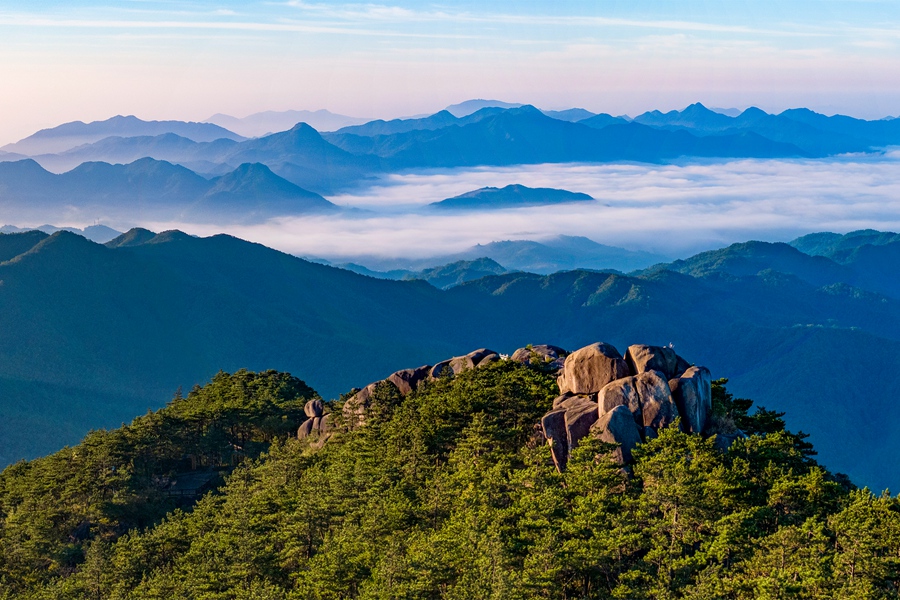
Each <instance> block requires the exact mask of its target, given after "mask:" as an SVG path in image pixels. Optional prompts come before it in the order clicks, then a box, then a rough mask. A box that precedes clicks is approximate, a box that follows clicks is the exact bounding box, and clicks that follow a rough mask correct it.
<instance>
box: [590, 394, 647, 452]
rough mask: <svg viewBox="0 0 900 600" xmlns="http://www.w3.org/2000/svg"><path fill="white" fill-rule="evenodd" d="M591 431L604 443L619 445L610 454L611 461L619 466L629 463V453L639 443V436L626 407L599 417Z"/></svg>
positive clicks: (615, 409)
mask: <svg viewBox="0 0 900 600" xmlns="http://www.w3.org/2000/svg"><path fill="white" fill-rule="evenodd" d="M592 429H593V430H594V432H595V433H596V435H598V437H599V438H600V439H601V440H603V441H604V442H608V443H610V444H619V447H618V448H616V449H615V450H614V451H613V453H612V455H613V460H615V461H616V462H617V463H619V464H620V465H622V464H625V463H629V462H631V451H632V450H634V448H635V446H637V445H638V444H639V443H640V442H641V435H640V432H639V431H638V428H637V425H635V423H634V417H633V415H632V414H631V411H630V410H628V408H627V407H626V406H617V407H615V408H614V409H612V410H611V411H609V412H608V413H606V414H604V415H603V416H601V417H600V418H599V419H598V420H597V422H596V423H594V426H593V428H592Z"/></svg>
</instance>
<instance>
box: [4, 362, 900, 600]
mask: <svg viewBox="0 0 900 600" xmlns="http://www.w3.org/2000/svg"><path fill="white" fill-rule="evenodd" d="M650 374H651V375H652V373H650ZM666 392H668V389H666ZM710 392H711V394H710V398H709V400H710V408H711V410H712V411H713V412H712V414H713V415H715V418H716V419H718V422H720V423H723V424H724V423H739V424H740V426H741V427H743V428H744V429H745V430H746V432H747V434H748V436H747V437H744V438H739V439H736V440H735V441H733V442H732V443H731V444H730V445H728V446H727V447H725V446H723V445H721V444H720V441H719V436H718V435H717V434H714V436H713V437H706V435H700V434H696V433H684V432H682V431H680V430H679V428H678V427H677V426H676V425H674V424H673V425H672V426H670V427H662V428H660V429H659V430H658V432H657V434H656V435H655V436H652V437H648V438H647V439H646V440H645V441H644V442H643V443H638V444H637V445H636V446H635V447H634V449H633V452H632V457H631V459H630V460H629V461H628V465H627V469H623V468H621V467H620V465H619V464H617V463H616V462H614V460H610V458H611V457H612V458H614V457H615V456H616V455H615V452H617V451H618V450H616V445H613V444H607V443H604V442H603V441H602V440H603V439H604V436H605V435H606V434H607V433H608V432H609V429H606V430H604V429H603V428H598V429H596V430H594V429H591V431H590V433H589V434H588V435H587V436H585V437H582V438H581V441H580V442H579V443H578V446H577V447H575V448H573V450H572V452H571V456H570V458H569V460H568V462H567V464H566V467H565V469H564V470H562V471H561V472H560V471H559V470H557V468H556V467H555V466H554V463H553V461H552V460H551V454H552V452H553V448H552V447H551V446H550V445H548V444H547V443H546V442H545V440H544V439H543V435H542V433H540V432H541V431H542V430H543V431H546V430H544V429H543V428H542V426H541V424H540V417H541V415H542V414H543V413H544V412H545V411H546V410H548V409H550V408H551V405H552V404H555V401H554V399H553V398H554V396H555V395H556V394H557V393H558V390H557V388H556V382H555V378H554V377H553V376H552V375H550V374H549V373H547V372H546V371H544V370H543V369H542V368H541V367H540V366H537V365H531V366H528V365H525V364H520V363H518V362H515V361H512V360H505V361H504V360H500V361H495V362H493V363H491V364H488V365H487V366H482V365H481V364H480V363H479V364H478V366H477V367H476V368H473V369H466V370H462V371H460V372H459V373H458V374H456V375H452V376H441V377H438V378H437V379H434V380H431V381H427V382H424V383H422V385H420V386H418V387H417V388H415V389H412V390H408V391H407V392H405V393H400V390H399V388H396V387H393V386H392V385H391V384H386V385H384V386H382V387H379V388H377V389H376V391H375V393H374V395H373V396H372V397H371V398H370V403H369V405H368V408H367V409H366V422H365V424H364V425H361V426H356V425H352V424H351V423H350V422H348V421H347V420H344V419H342V414H343V413H344V410H345V409H346V407H347V405H348V403H349V401H348V402H343V401H336V402H327V403H322V402H321V401H319V400H318V399H317V397H316V395H315V393H314V392H313V391H312V390H311V389H309V388H308V387H307V386H306V385H304V384H303V382H302V381H299V380H297V379H296V378H293V377H290V376H287V375H285V374H280V373H276V372H265V373H258V374H257V373H248V372H245V371H241V372H238V373H235V374H233V375H229V374H225V373H220V374H219V375H217V376H216V378H215V379H214V380H213V381H212V382H211V383H210V384H209V385H207V386H205V387H203V388H196V389H194V390H193V391H191V393H190V394H188V395H187V396H186V397H183V398H182V397H179V398H176V399H175V400H173V401H172V402H171V403H170V404H169V405H168V406H167V407H166V408H164V409H162V410H160V411H159V412H156V413H152V414H147V415H145V416H142V417H139V418H137V419H135V420H134V421H133V422H132V423H131V424H130V425H128V426H123V427H121V428H118V429H116V430H114V431H109V432H94V433H92V434H90V435H89V436H88V437H87V438H86V439H85V440H84V441H83V442H82V443H81V444H79V445H77V446H75V447H73V448H66V449H64V450H62V451H60V452H58V453H56V454H54V455H52V456H49V457H46V458H43V459H40V460H36V461H33V462H29V463H20V464H17V465H15V466H12V467H10V468H7V469H6V470H5V471H3V472H2V473H0V543H2V545H3V548H4V552H3V560H0V594H4V595H5V596H7V597H15V598H17V599H21V600H37V599H39V598H54V599H57V600H89V599H95V598H117V599H122V600H138V599H146V598H179V599H185V600H190V599H194V598H197V599H198V600H199V599H201V598H222V599H229V600H232V599H233V600H251V599H252V600H263V599H269V600H299V599H301V598H304V599H306V598H316V599H329V600H330V599H335V600H337V599H338V598H359V599H367V600H375V599H380V598H385V597H387V598H460V599H463V598H466V599H468V598H504V599H506V598H521V599H523V600H524V599H525V598H548V599H552V600H564V599H566V598H579V597H581V598H584V597H587V598H608V597H639V598H665V597H688V598H712V597H715V598H719V597H728V598H735V599H738V600H750V599H755V598H760V597H773V596H775V597H783V598H789V597H808V598H817V597H829V598H838V597H839V598H852V597H878V598H893V597H896V596H897V594H898V592H900V588H898V580H900V578H898V575H900V561H898V558H897V557H898V555H900V501H898V499H897V498H894V497H891V496H890V495H886V494H885V495H876V494H873V493H871V492H870V491H868V490H862V491H860V490H854V489H853V486H852V485H851V484H849V483H848V482H847V481H846V480H845V479H844V478H843V477H841V476H836V475H834V474H833V473H831V472H829V471H828V470H826V469H825V468H823V467H822V466H820V465H819V464H817V463H816V461H814V460H813V459H812V458H811V456H810V453H811V452H812V451H813V448H812V447H810V446H809V445H808V444H807V443H806V442H804V440H803V438H802V436H798V435H795V434H792V433H790V432H789V431H786V430H785V428H784V423H783V421H781V419H780V418H779V417H778V416H777V415H774V414H772V413H771V412H766V411H756V412H753V411H751V410H750V409H751V405H752V402H750V401H748V400H740V399H736V398H734V397H733V396H732V395H731V394H730V393H729V392H728V391H727V390H726V389H725V387H724V386H723V385H722V382H721V381H720V382H716V383H715V384H713V385H712V386H710ZM623 410H624V412H625V413H628V416H627V417H626V418H627V419H628V421H630V422H631V424H630V426H631V427H632V428H634V427H635V424H634V422H633V420H632V418H631V414H630V413H629V410H628V409H627V408H626V407H625V406H618V407H617V408H616V409H614V411H613V412H618V413H621V412H622V411H623ZM311 413H313V414H315V413H318V414H323V413H324V414H325V415H326V416H325V417H317V418H328V419H329V421H330V423H331V425H330V428H329V429H328V431H327V432H323V433H320V434H317V435H313V436H304V435H303V434H302V431H303V428H302V427H301V429H300V430H298V432H297V434H293V432H292V431H291V428H292V426H293V425H296V424H297V423H298V422H299V421H300V419H303V418H305V416H309V415H310V414H311ZM599 422H600V421H598V423H599ZM198 425H200V426H199V427H198ZM176 506H180V507H181V509H182V510H173V509H174V508H175V507H176Z"/></svg>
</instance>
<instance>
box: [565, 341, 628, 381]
mask: <svg viewBox="0 0 900 600" xmlns="http://www.w3.org/2000/svg"><path fill="white" fill-rule="evenodd" d="M630 374H631V372H630V371H629V369H628V364H627V363H626V362H625V360H624V359H623V358H622V355H621V354H619V351H618V350H616V349H615V348H614V347H613V346H610V345H609V344H604V343H602V342H598V343H595V344H591V345H590V346H585V347H584V348H581V349H579V350H576V351H575V352H573V353H572V354H570V355H568V356H567V357H566V361H565V364H564V366H563V369H562V372H561V374H560V376H559V378H558V379H557V382H558V384H559V391H560V393H563V394H564V393H566V392H572V393H573V394H596V393H597V392H599V391H600V390H601V389H603V386H605V385H606V384H608V383H609V382H611V381H615V380H616V379H621V378H622V377H627V376H629V375H630Z"/></svg>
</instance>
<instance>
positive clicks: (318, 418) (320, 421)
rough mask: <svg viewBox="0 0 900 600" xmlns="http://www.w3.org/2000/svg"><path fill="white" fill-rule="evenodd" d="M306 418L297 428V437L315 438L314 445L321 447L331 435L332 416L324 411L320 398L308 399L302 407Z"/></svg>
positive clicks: (300, 438) (299, 438) (323, 404)
mask: <svg viewBox="0 0 900 600" xmlns="http://www.w3.org/2000/svg"><path fill="white" fill-rule="evenodd" d="M303 412H304V414H306V417H307V419H306V420H305V421H303V424H302V425H300V427H299V428H298V429H297V439H298V440H303V439H306V438H315V439H316V442H315V445H318V446H319V447H321V446H322V445H324V444H325V440H327V439H328V437H329V436H330V435H331V430H332V428H333V425H332V416H331V413H326V412H325V403H324V402H322V401H321V400H310V401H309V402H307V403H306V405H305V406H304V407H303Z"/></svg>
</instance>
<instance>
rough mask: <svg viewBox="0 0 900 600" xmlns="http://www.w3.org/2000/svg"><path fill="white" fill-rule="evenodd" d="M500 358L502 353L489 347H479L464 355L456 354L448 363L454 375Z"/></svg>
mask: <svg viewBox="0 0 900 600" xmlns="http://www.w3.org/2000/svg"><path fill="white" fill-rule="evenodd" d="M498 360H500V355H499V354H497V353H496V352H494V351H493V350H488V349H487V348H479V349H478V350H475V351H473V352H469V353H468V354H466V355H464V356H454V357H453V358H451V359H450V361H449V363H448V365H449V367H450V369H451V370H452V371H453V374H454V375H459V374H460V373H462V372H463V371H465V370H467V369H474V368H475V367H479V366H482V365H488V364H490V363H492V362H496V361H498Z"/></svg>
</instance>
